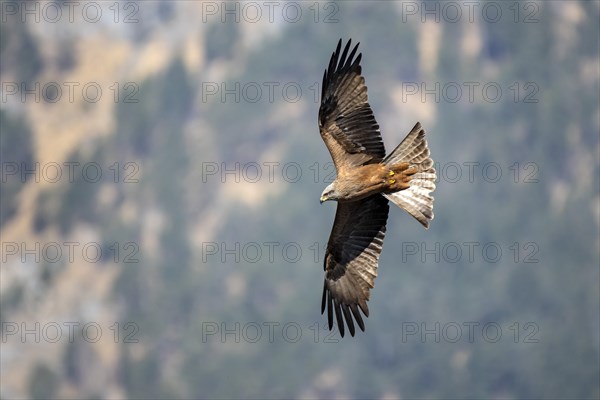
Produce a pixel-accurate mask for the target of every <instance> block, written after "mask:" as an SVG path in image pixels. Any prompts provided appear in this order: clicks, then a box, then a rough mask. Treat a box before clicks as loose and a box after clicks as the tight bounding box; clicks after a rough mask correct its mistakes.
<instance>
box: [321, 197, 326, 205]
mask: <svg viewBox="0 0 600 400" xmlns="http://www.w3.org/2000/svg"><path fill="white" fill-rule="evenodd" d="M325 201H327V197H325V196H321V198H320V199H319V202H320V203H321V204H323V202H325Z"/></svg>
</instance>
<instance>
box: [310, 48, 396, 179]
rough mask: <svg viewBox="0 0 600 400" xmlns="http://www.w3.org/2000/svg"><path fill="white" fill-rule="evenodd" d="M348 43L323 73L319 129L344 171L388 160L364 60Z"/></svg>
mask: <svg viewBox="0 0 600 400" xmlns="http://www.w3.org/2000/svg"><path fill="white" fill-rule="evenodd" d="M350 43H351V40H348V43H347V44H346V47H345V48H344V51H343V53H341V54H340V51H341V47H342V39H340V41H339V42H338V45H337V48H336V50H335V52H334V53H333V55H332V56H331V60H330V61H329V67H328V68H327V69H326V70H325V72H324V74H323V86H322V94H321V107H320V108H319V129H320V131H321V137H322V138H323V141H324V142H325V144H326V145H327V148H328V149H329V152H330V153H331V158H332V159H333V163H334V164H335V167H336V169H337V171H338V173H339V172H340V169H344V168H347V167H353V166H358V165H363V164H366V163H371V162H380V161H381V160H382V159H383V157H385V148H384V146H383V141H382V140H381V134H380V132H379V125H378V124H377V121H375V117H374V116H373V111H372V110H371V106H370V105H369V103H368V97H367V86H366V85H365V78H363V77H362V75H361V66H360V60H361V56H362V54H359V55H358V57H356V59H354V56H355V54H356V50H357V49H358V44H357V45H356V46H355V47H354V49H352V51H351V52H350V54H349V55H348V50H349V49H350Z"/></svg>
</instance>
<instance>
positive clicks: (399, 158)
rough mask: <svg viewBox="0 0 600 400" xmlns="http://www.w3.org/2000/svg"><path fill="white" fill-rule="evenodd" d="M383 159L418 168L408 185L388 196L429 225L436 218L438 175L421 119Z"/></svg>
mask: <svg viewBox="0 0 600 400" xmlns="http://www.w3.org/2000/svg"><path fill="white" fill-rule="evenodd" d="M383 163H384V164H385V165H386V166H390V167H391V166H394V165H396V164H399V163H408V164H409V169H411V170H412V169H415V170H416V172H415V173H414V174H412V175H411V179H410V181H409V185H410V186H409V187H408V188H407V189H403V190H400V191H397V192H394V193H386V194H384V196H385V197H386V198H387V199H388V200H390V201H391V202H393V203H394V204H396V205H397V206H398V207H400V208H402V209H404V210H406V211H407V212H408V213H409V214H410V215H412V216H413V217H415V218H416V219H417V221H419V222H420V223H421V224H422V225H423V226H424V227H425V228H429V221H430V220H432V219H433V196H431V195H430V194H429V192H431V191H433V190H434V189H435V179H436V175H435V169H434V168H433V160H432V159H431V157H429V148H428V147H427V141H426V140H425V130H424V129H423V128H422V127H421V123H419V122H417V124H416V125H415V126H414V128H412V130H411V131H410V133H409V134H408V135H406V137H405V138H404V140H403V141H402V142H401V143H400V144H399V145H398V147H396V148H395V149H394V151H392V152H391V153H390V154H388V156H387V157H386V158H385V159H384V160H383Z"/></svg>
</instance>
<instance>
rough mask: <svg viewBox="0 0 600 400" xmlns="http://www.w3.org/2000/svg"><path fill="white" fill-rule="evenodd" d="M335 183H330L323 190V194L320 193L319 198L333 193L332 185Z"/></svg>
mask: <svg viewBox="0 0 600 400" xmlns="http://www.w3.org/2000/svg"><path fill="white" fill-rule="evenodd" d="M334 183H335V182H331V183H330V184H329V185H328V186H327V187H326V188H325V190H323V193H321V197H323V196H325V195H326V194H328V193H333V191H334V185H333V184H334Z"/></svg>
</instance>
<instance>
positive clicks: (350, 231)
mask: <svg viewBox="0 0 600 400" xmlns="http://www.w3.org/2000/svg"><path fill="white" fill-rule="evenodd" d="M350 42H351V40H349V41H348V44H346V47H345V48H344V51H343V52H342V53H341V55H340V51H341V46H342V40H341V39H340V41H339V43H338V45H337V48H336V50H335V52H334V53H333V55H332V56H331V60H330V61H329V67H328V68H327V69H326V70H325V73H324V74H323V86H322V94H321V106H320V108H319V129H320V131H321V137H322V138H323V141H324V142H325V145H326V146H327V148H328V149H329V152H330V153H331V157H332V158H333V163H334V165H335V168H336V171H337V177H336V179H335V181H334V182H333V183H332V184H330V185H329V186H327V188H325V190H324V191H323V194H322V195H321V203H322V202H324V201H327V200H337V202H338V205H337V212H336V215H335V221H334V223H333V228H332V230H331V235H330V237H329V242H328V243H327V250H326V253H325V260H324V265H323V268H324V269H325V284H324V286H323V300H322V303H321V313H324V312H325V308H326V307H325V306H326V305H327V317H328V322H329V329H332V327H333V311H334V310H335V316H336V319H337V325H338V329H339V331H340V334H341V336H342V337H343V336H344V319H345V320H346V324H347V325H348V329H349V330H350V334H351V335H352V336H354V320H356V323H357V324H358V326H359V327H360V329H361V330H363V331H364V330H365V325H364V322H363V319H362V316H361V314H360V311H359V308H360V310H361V311H362V312H363V314H364V315H365V316H367V317H368V316H369V308H368V307H367V301H368V300H369V291H370V289H372V288H373V285H374V281H375V277H376V276H377V264H378V260H379V255H380V254H381V249H382V246H383V238H384V236H385V226H386V222H387V216H388V210H389V206H388V200H390V201H392V202H393V203H394V204H396V205H397V206H399V207H400V208H402V209H404V210H406V211H407V212H408V213H410V215H412V216H413V217H415V218H416V219H417V220H418V221H419V222H420V223H421V224H422V225H423V226H425V228H428V227H429V221H430V220H431V219H433V197H432V196H430V195H429V192H431V191H432V190H434V189H435V179H436V175H435V170H434V169H433V160H432V159H431V158H430V157H429V148H428V147H427V141H426V140H425V131H424V130H423V128H422V127H421V124H420V123H418V122H417V124H416V125H415V126H414V128H413V129H412V130H411V131H410V133H409V134H408V135H407V136H406V137H405V138H404V140H403V141H402V143H400V144H399V145H398V147H396V148H395V149H394V151H392V152H391V153H390V154H389V155H388V156H387V157H386V156H385V148H384V146H383V141H382V140H381V134H380V132H379V125H378V124H377V122H376V121H375V118H374V117H373V111H372V110H371V106H369V103H368V99H367V87H366V86H365V79H364V78H363V77H362V75H361V66H360V60H361V56H362V54H359V55H358V57H356V59H355V58H354V56H355V54H356V50H357V49H358V44H357V45H356V46H355V47H354V48H353V50H352V51H351V52H350V54H348V51H349V49H350ZM353 316H354V319H353V318H352V317H353Z"/></svg>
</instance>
